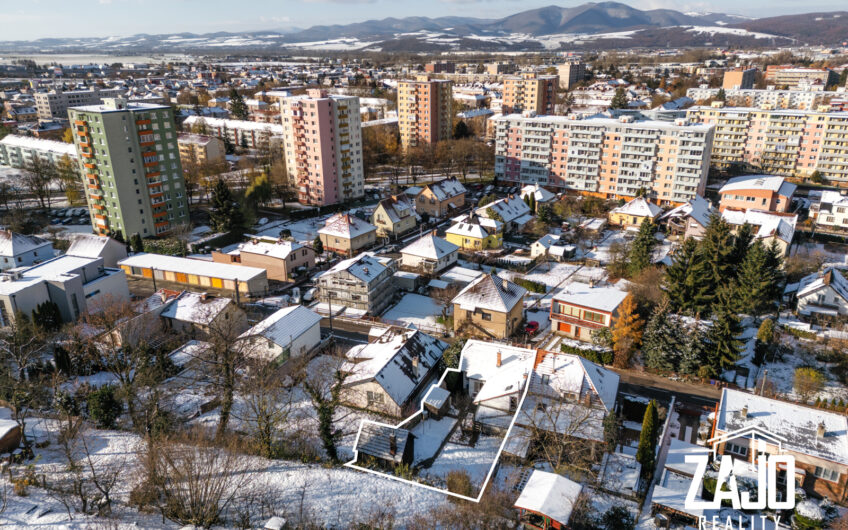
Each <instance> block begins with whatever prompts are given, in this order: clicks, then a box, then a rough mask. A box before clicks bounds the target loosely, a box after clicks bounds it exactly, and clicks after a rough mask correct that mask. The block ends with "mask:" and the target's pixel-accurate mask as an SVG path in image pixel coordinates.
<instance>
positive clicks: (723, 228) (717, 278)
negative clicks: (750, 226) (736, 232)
mask: <svg viewBox="0 0 848 530" xmlns="http://www.w3.org/2000/svg"><path fill="white" fill-rule="evenodd" d="M733 251H734V246H733V235H732V234H731V233H730V225H729V224H728V223H727V221H725V220H724V219H722V218H721V217H720V216H719V215H718V214H713V215H712V216H711V217H710V222H709V223H708V224H707V228H706V231H705V232H704V237H703V238H702V239H701V242H700V244H699V245H698V254H699V259H698V260H697V264H696V266H695V268H694V274H695V278H693V282H694V283H695V285H697V286H698V289H697V291H696V292H695V293H694V300H693V303H694V306H695V311H696V312H698V313H701V314H704V315H709V314H710V313H712V311H713V304H714V303H715V299H716V296H717V293H718V289H719V287H720V286H722V285H726V284H727V282H728V281H729V280H731V279H733V277H734V274H733V272H734V264H733Z"/></svg>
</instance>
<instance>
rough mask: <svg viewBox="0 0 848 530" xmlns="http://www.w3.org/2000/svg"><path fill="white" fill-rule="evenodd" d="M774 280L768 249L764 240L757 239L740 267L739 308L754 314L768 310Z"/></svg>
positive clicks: (738, 284) (737, 294) (743, 311)
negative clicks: (770, 268) (769, 267)
mask: <svg viewBox="0 0 848 530" xmlns="http://www.w3.org/2000/svg"><path fill="white" fill-rule="evenodd" d="M773 280H774V279H773V278H772V271H770V270H769V269H768V250H767V249H766V247H765V246H763V243H762V241H760V240H757V241H755V242H754V244H753V245H751V248H750V249H749V250H748V254H747V255H746V256H745V259H744V261H742V264H741V266H740V267H739V277H738V283H737V286H738V289H737V293H736V301H737V302H738V305H737V309H738V310H739V311H741V312H742V313H746V314H749V315H754V316H759V315H761V314H762V313H763V312H765V311H767V310H768V309H769V306H770V303H771V294H772V286H771V285H772V282H773Z"/></svg>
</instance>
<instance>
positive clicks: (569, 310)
mask: <svg viewBox="0 0 848 530" xmlns="http://www.w3.org/2000/svg"><path fill="white" fill-rule="evenodd" d="M628 296H629V293H628V292H627V291H622V290H621V289H619V288H618V287H614V286H603V287H601V286H596V285H595V284H593V283H588V284H586V283H580V282H573V283H570V284H568V285H566V286H565V287H563V288H562V289H560V290H559V291H557V292H556V294H554V297H553V301H552V302H551V326H552V327H553V328H554V331H556V332H557V333H560V334H562V335H565V336H567V337H571V338H574V339H578V340H582V341H584V342H591V340H592V332H593V331H595V330H598V329H602V328H609V327H612V324H613V321H614V320H615V319H616V317H617V316H618V308H619V306H620V305H621V303H622V302H624V299H625V298H627V297H628Z"/></svg>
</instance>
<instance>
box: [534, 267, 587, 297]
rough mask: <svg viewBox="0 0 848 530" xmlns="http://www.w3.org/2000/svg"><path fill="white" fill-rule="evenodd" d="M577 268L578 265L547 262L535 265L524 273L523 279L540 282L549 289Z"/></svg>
mask: <svg viewBox="0 0 848 530" xmlns="http://www.w3.org/2000/svg"><path fill="white" fill-rule="evenodd" d="M579 269H580V265H572V264H570V263H553V262H548V263H543V264H541V265H539V266H537V267H536V268H535V269H533V270H532V271H530V273H529V274H526V275H524V279H525V280H530V281H532V282H536V283H542V284H544V285H545V286H546V287H547V288H548V291H551V290H553V289H554V288H555V287H557V286H558V285H559V284H561V283H562V282H564V281H565V280H567V279H568V278H570V277H571V276H572V275H573V274H574V273H575V272H577V271H578V270H579Z"/></svg>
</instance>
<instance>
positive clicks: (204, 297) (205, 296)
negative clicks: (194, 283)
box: [200, 293, 209, 302]
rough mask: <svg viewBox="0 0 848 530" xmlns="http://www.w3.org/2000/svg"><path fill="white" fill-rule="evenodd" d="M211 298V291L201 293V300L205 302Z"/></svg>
mask: <svg viewBox="0 0 848 530" xmlns="http://www.w3.org/2000/svg"><path fill="white" fill-rule="evenodd" d="M208 299H209V293H200V301H201V302H205V301H207V300H208Z"/></svg>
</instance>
